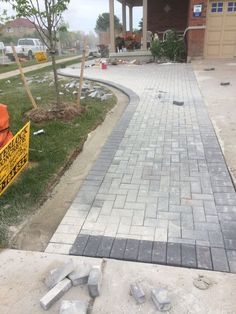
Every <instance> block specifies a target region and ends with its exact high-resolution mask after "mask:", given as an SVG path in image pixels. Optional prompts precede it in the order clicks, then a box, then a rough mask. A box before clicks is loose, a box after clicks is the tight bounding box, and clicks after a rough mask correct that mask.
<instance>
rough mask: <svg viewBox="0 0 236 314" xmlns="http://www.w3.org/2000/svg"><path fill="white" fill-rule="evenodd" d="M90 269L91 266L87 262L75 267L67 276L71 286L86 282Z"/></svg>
mask: <svg viewBox="0 0 236 314" xmlns="http://www.w3.org/2000/svg"><path fill="white" fill-rule="evenodd" d="M90 271H91V266H90V265H88V264H83V265H82V266H80V267H77V268H76V269H75V270H74V271H73V272H72V273H71V274H69V276H68V278H69V279H70V280H71V282H72V284H73V286H74V287H75V286H78V285H85V284H87V283H88V278H89V273H90Z"/></svg>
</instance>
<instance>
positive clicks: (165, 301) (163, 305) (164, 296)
mask: <svg viewBox="0 0 236 314" xmlns="http://www.w3.org/2000/svg"><path fill="white" fill-rule="evenodd" d="M151 296H152V301H153V303H154V304H155V306H156V308H157V310H158V311H160V312H166V311H169V310H170V309H171V303H170V299H169V297H168V291H167V290H166V289H163V288H160V289H159V288H157V289H153V290H152V291H151Z"/></svg>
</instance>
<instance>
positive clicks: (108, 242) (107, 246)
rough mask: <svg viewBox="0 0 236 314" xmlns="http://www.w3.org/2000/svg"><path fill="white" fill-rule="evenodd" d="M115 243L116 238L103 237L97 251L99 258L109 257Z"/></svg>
mask: <svg viewBox="0 0 236 314" xmlns="http://www.w3.org/2000/svg"><path fill="white" fill-rule="evenodd" d="M113 241H114V238H112V237H102V240H101V242H100V245H99V247H98V250H97V257H109V256H110V252H111V248H112V245H113Z"/></svg>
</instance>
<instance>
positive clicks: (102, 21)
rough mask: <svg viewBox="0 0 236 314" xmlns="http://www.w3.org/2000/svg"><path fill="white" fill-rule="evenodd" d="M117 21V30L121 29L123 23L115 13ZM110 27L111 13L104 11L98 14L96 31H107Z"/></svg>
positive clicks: (115, 20)
mask: <svg viewBox="0 0 236 314" xmlns="http://www.w3.org/2000/svg"><path fill="white" fill-rule="evenodd" d="M114 22H115V30H117V31H119V32H120V31H121V30H122V25H121V23H120V19H119V18H118V17H117V16H116V15H115V16H114ZM109 28H110V14H109V13H102V14H100V15H99V16H98V18H97V22H96V27H95V31H96V32H107V31H108V30H109Z"/></svg>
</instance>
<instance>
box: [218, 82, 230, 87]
mask: <svg viewBox="0 0 236 314" xmlns="http://www.w3.org/2000/svg"><path fill="white" fill-rule="evenodd" d="M220 85H221V86H228V85H230V82H221V83H220Z"/></svg>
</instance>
